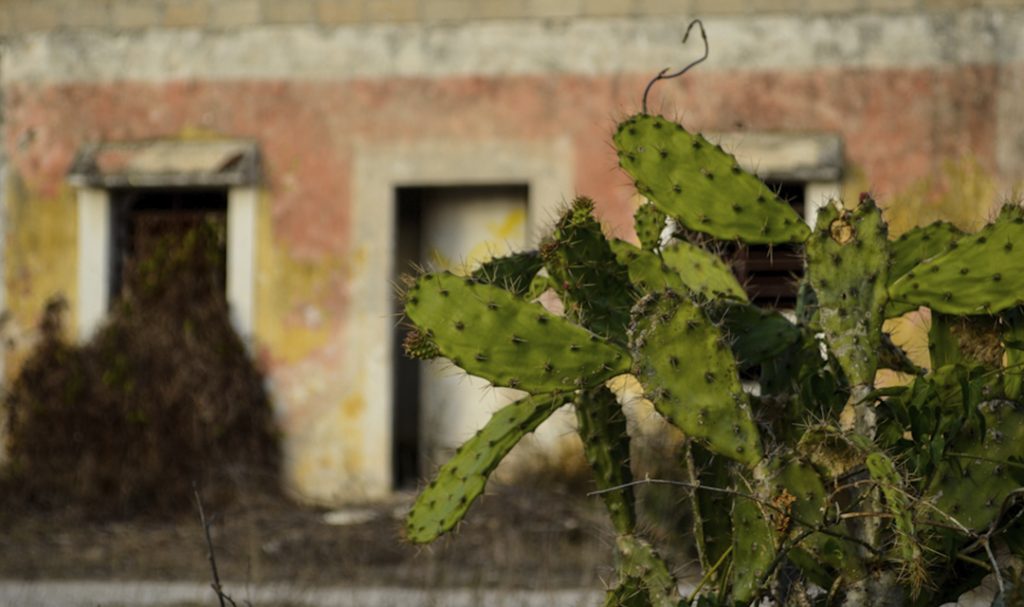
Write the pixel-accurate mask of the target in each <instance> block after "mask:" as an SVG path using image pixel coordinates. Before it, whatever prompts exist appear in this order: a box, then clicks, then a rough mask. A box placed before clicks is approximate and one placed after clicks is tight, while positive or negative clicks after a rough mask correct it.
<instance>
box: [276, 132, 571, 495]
mask: <svg viewBox="0 0 1024 607" xmlns="http://www.w3.org/2000/svg"><path fill="white" fill-rule="evenodd" d="M355 149H356V150H358V155H357V156H356V158H355V166H354V167H353V171H352V175H353V178H354V182H353V186H352V195H353V198H352V212H353V225H352V232H351V234H352V238H353V242H352V244H351V251H352V253H351V254H352V256H353V257H354V258H358V259H359V260H360V263H359V264H358V266H357V269H356V270H355V271H353V273H352V276H351V278H350V281H349V285H348V286H349V297H348V301H349V305H348V308H347V315H346V318H345V321H344V326H345V328H346V329H345V330H346V338H347V342H348V348H349V351H350V352H352V353H353V354H354V356H353V357H352V359H351V362H350V364H348V365H346V368H345V369H340V370H339V372H344V373H346V375H347V376H349V377H350V381H348V382H347V384H348V385H351V386H352V388H351V389H352V391H353V393H352V394H351V395H350V396H356V397H359V398H361V399H362V400H363V402H367V403H374V406H372V407H368V408H367V409H366V415H365V418H364V426H363V428H362V435H363V436H366V437H373V438H372V439H370V440H368V441H366V443H367V447H366V449H367V454H366V456H365V457H364V459H363V461H364V462H365V466H364V468H363V469H362V471H361V472H360V474H361V475H362V476H361V478H349V479H345V478H340V476H341V475H339V474H337V471H334V472H333V477H332V481H331V482H333V483H336V485H335V486H334V487H325V486H316V487H303V488H302V489H303V490H305V491H313V492H315V493H317V494H323V495H325V496H331V495H335V496H336V495H338V494H342V495H343V494H344V493H341V492H342V491H344V490H345V488H346V486H348V487H351V486H352V485H349V483H355V485H356V486H359V487H360V489H361V490H363V491H365V493H364V495H367V496H369V497H379V496H382V495H387V494H388V493H390V491H391V484H392V480H393V479H392V462H391V459H392V453H391V442H392V428H391V418H392V407H391V402H392V368H391V361H392V339H393V336H392V331H393V330H394V326H395V319H394V317H393V316H391V311H392V308H393V301H394V300H393V298H394V290H393V287H392V285H391V282H390V279H391V277H392V276H393V275H394V270H395V251H394V239H395V213H396V209H395V206H396V193H395V190H396V188H398V187H400V186H431V185H450V186H454V185H482V184H517V183H519V184H526V185H527V186H528V188H529V194H528V201H527V222H528V223H527V225H528V240H529V242H528V245H527V246H532V245H535V244H536V243H537V241H538V240H539V237H540V235H541V234H543V231H544V228H545V227H547V226H549V225H550V224H551V223H552V222H553V221H554V219H555V218H556V217H557V214H558V210H559V209H560V208H561V205H562V201H564V200H567V199H568V198H570V197H571V196H572V192H573V172H572V171H573V166H574V163H573V151H572V147H571V145H570V142H569V141H568V140H567V139H561V138H560V139H555V140H547V141H540V142H535V141H531V142H516V141H483V142H480V141H474V142H456V141H447V140H437V141H422V142H417V143H412V144H404V145H403V144H391V145H378V144H370V143H367V144H363V145H358V146H355ZM371 443H372V444H371ZM381 445H384V448H383V449H382V448H381ZM310 447H311V448H312V447H313V446H312V445H311V446H310ZM296 448H298V449H302V448H303V446H301V445H300V446H296Z"/></svg>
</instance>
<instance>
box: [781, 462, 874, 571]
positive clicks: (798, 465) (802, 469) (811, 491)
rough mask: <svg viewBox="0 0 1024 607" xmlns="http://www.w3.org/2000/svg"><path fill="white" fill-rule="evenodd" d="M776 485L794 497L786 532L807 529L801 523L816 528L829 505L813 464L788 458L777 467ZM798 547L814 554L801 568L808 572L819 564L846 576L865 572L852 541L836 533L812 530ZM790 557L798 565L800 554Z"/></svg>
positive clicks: (826, 494)
mask: <svg viewBox="0 0 1024 607" xmlns="http://www.w3.org/2000/svg"><path fill="white" fill-rule="evenodd" d="M775 485H776V486H778V487H781V488H783V489H784V490H785V491H786V492H787V493H788V494H789V495H791V496H792V497H793V498H795V500H794V501H793V502H792V504H791V505H790V512H791V513H792V516H793V518H794V519H795V520H794V522H793V524H792V530H787V532H789V533H798V532H800V531H801V530H803V529H806V527H802V525H812V526H814V527H817V526H819V525H821V524H822V522H823V521H824V517H825V508H826V507H827V505H828V504H827V496H828V492H827V491H826V489H825V484H824V483H823V482H822V480H821V476H819V475H818V472H817V470H815V469H814V466H812V465H810V464H808V463H806V462H804V461H802V460H800V459H796V458H793V459H788V460H786V461H785V463H783V464H782V465H781V466H780V467H779V469H778V472H777V475H776V477H775ZM796 521H799V522H796ZM799 548H800V549H801V550H803V551H804V552H806V553H807V554H810V555H811V556H812V557H813V559H812V560H813V561H814V564H813V565H812V566H810V567H807V566H806V565H805V567H804V568H805V569H807V570H808V571H820V569H821V565H827V566H828V567H830V568H831V569H833V570H834V571H836V572H838V573H839V574H841V575H843V576H844V577H846V578H847V579H853V578H858V577H861V576H862V575H864V566H863V563H862V562H861V560H860V558H858V557H857V552H856V549H855V547H854V546H853V544H850V543H849V542H846V541H843V540H842V539H839V538H836V537H835V536H832V535H826V534H824V533H813V534H811V535H810V536H808V537H807V538H806V539H804V541H803V542H802V543H801V544H800V545H799ZM798 554H799V553H798ZM793 556H794V555H791V560H793V561H794V562H796V563H797V565H800V564H801V562H800V559H799V556H797V558H792V557H793ZM808 564H809V563H808Z"/></svg>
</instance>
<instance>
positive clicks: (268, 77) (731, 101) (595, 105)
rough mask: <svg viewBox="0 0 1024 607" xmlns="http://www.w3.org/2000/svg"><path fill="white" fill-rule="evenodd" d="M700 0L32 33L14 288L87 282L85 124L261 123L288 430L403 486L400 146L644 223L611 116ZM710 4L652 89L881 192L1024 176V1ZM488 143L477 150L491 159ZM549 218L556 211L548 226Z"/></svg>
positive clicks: (269, 299) (310, 491) (13, 172)
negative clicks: (719, 10)
mask: <svg viewBox="0 0 1024 607" xmlns="http://www.w3.org/2000/svg"><path fill="white" fill-rule="evenodd" d="M483 4H484V3H481V6H482V5H483ZM570 4H572V3H570ZM15 5H17V6H19V7H21V8H19V9H18V10H28V9H26V8H24V7H23V6H21V4H17V3H15ZM43 5H46V6H48V5H47V4H46V3H41V4H40V6H43ZM114 5H116V3H114ZM114 5H111V6H114ZM639 5H640V4H630V5H629V6H631V7H632V6H639ZM12 6H14V5H12ZM169 6H170V5H167V7H165V8H164V9H162V10H164V12H163V13H161V14H162V15H163V17H161V18H166V15H167V11H168V10H169V8H168V7H169ZM318 6H319V5H318ZM367 6H369V5H367ZM417 6H419V5H417ZM524 6H525V5H524ZM530 6H539V4H537V5H534V4H530ZM576 6H580V7H582V6H591V3H584V2H580V3H576ZM858 6H859V5H858ZM39 10H41V9H39ZM261 10H262V9H261ZM417 10H419V9H417ZM581 10H582V9H581ZM631 10H632V9H631ZM652 10H653V9H652ZM7 14H8V15H9V14H11V13H7ZM261 14H262V13H261ZM417 14H419V13H417ZM687 21H688V17H687V16H685V15H676V16H668V17H644V16H640V17H612V18H581V19H576V20H553V21H552V20H531V19H521V20H507V21H504V20H499V21H479V22H469V21H467V22H460V23H449V24H445V25H443V26H429V27H424V26H422V25H421V24H418V23H410V24H401V23H375V24H371V25H359V26H339V27H333V26H332V27H325V26H324V25H322V24H319V25H307V24H301V23H300V24H278V25H263V24H256V25H253V26H251V27H245V28H242V29H229V30H224V31H215V30H212V29H204V28H200V27H184V26H183V27H178V28H173V29H165V28H143V29H137V30H136V29H131V28H126V29H120V30H108V29H103V28H100V27H96V28H91V29H89V30H87V31H85V30H82V31H72V30H67V29H53V30H49V31H34V32H29V33H24V32H20V33H18V34H16V35H12V36H10V37H8V38H7V39H6V41H5V42H4V44H3V46H2V47H0V58H2V65H0V84H2V88H3V106H4V107H3V112H4V123H3V130H4V132H3V145H4V149H5V151H6V155H7V161H8V172H9V179H7V181H6V199H5V200H6V212H7V221H8V224H7V226H6V232H7V234H8V238H7V245H8V246H7V250H6V254H5V267H4V271H5V279H4V280H5V285H6V292H7V302H8V306H9V307H10V309H11V311H12V313H13V315H14V319H15V322H16V323H17V324H20V325H22V326H30V325H31V324H32V323H33V322H34V321H35V319H36V317H37V315H38V312H39V310H40V309H41V302H42V301H43V300H44V299H45V297H47V296H48V295H49V294H51V293H52V292H54V291H63V292H64V293H65V294H67V295H68V296H69V297H70V299H71V300H72V303H73V301H74V276H75V271H74V251H75V248H76V240H75V239H76V233H75V207H74V203H73V198H72V196H73V192H72V191H71V190H70V189H69V188H68V187H67V185H66V180H65V174H66V171H67V169H68V165H69V163H70V160H71V157H72V155H73V154H74V152H75V151H76V149H78V147H79V146H81V145H82V144H84V143H86V142H93V141H101V140H124V139H141V138H152V137H172V138H179V137H184V138H188V137H211V136H214V137H244V138H252V139H254V140H256V141H258V142H259V145H260V147H261V149H262V152H263V154H264V161H265V163H264V164H265V183H264V184H263V190H262V191H263V194H262V200H261V203H260V209H259V214H258V217H259V220H258V228H257V234H256V238H257V261H256V263H257V283H256V302H255V312H256V323H255V328H256V331H255V340H256V342H255V343H256V345H257V351H258V353H259V355H260V357H261V359H262V361H263V362H264V363H265V365H266V366H267V368H268V370H269V378H270V383H271V388H272V392H273V396H274V398H275V402H276V404H277V407H278V411H279V414H280V418H281V420H282V424H283V426H284V429H285V432H286V436H287V443H286V452H287V453H288V456H289V457H288V469H287V472H288V475H289V478H290V480H291V482H292V483H293V484H294V485H295V486H296V487H298V488H299V489H300V490H301V491H302V492H303V493H304V494H305V495H307V496H308V497H310V498H314V499H323V500H333V499H345V498H347V499H352V498H358V497H361V496H372V495H375V494H379V493H381V492H383V491H386V490H387V479H386V478H385V476H386V474H385V473H383V472H381V470H383V469H384V468H381V466H380V464H379V462H380V459H381V458H385V459H386V458H387V457H388V454H387V451H388V450H389V449H390V445H388V444H386V438H387V433H386V428H384V426H386V424H385V422H384V421H383V420H384V419H385V417H384V415H385V414H386V411H387V408H388V407H389V406H390V405H389V403H388V402H387V397H388V396H389V394H390V391H389V390H390V388H384V387H382V385H384V384H386V383H387V382H388V381H389V379H388V376H387V366H388V364H389V363H388V361H389V360H390V358H389V357H390V344H388V343H378V341H379V337H380V329H379V327H380V326H390V323H391V321H390V320H389V319H388V314H390V309H389V307H388V302H387V293H388V292H389V289H390V287H389V286H388V281H389V280H390V269H391V268H390V265H389V259H388V256H389V255H390V247H391V245H390V241H389V240H388V239H389V238H390V237H391V235H390V232H388V231H387V229H385V228H384V227H381V226H387V225H388V221H389V219H390V213H391V212H392V210H391V205H393V200H392V199H391V197H390V195H389V192H390V190H389V188H390V187H393V185H394V184H395V183H398V182H397V181H395V182H392V181H388V180H394V179H399V180H400V179H401V175H411V176H412V177H408V179H413V180H414V181H415V182H416V183H423V182H425V181H431V179H430V175H427V174H424V173H422V172H416V171H408V172H406V173H403V172H402V171H403V170H404V169H402V168H401V167H402V166H405V165H403V164H402V163H403V162H404V163H406V164H408V163H409V162H412V161H410V160H409V159H410V158H412V159H415V158H424V157H425V156H424V155H423V154H422V152H417V150H421V151H422V150H423V149H427V150H430V149H431V148H436V149H441V148H445V146H447V149H449V151H451V154H450V155H449V156H447V158H449V160H447V161H445V160H444V158H446V156H444V155H443V154H440V155H438V160H436V166H434V167H433V168H431V169H430V170H432V171H436V175H439V176H442V177H438V178H437V179H438V180H440V182H444V183H452V182H453V181H460V180H462V181H470V182H472V181H474V180H477V181H483V182H486V181H487V180H489V179H490V180H498V179H499V177H500V176H501V175H503V174H507V172H508V171H512V172H514V171H516V170H519V169H522V170H524V171H526V173H529V174H530V175H532V176H533V177H530V175H526V177H524V178H533V179H538V180H540V181H543V183H545V184H547V185H546V186H545V188H546V189H545V190H544V192H543V196H544V199H543V200H540V201H537V202H536V205H537V206H536V208H537V209H540V208H547V209H550V208H551V207H552V206H554V205H557V203H558V202H559V201H560V200H561V199H563V198H564V199H569V198H571V197H572V196H573V195H575V194H585V195H587V196H591V197H592V198H594V199H595V200H596V201H597V205H598V212H599V214H600V216H601V218H602V220H603V221H604V223H605V225H606V226H607V228H608V229H609V231H610V232H612V233H614V234H618V235H627V234H629V233H630V230H631V227H630V226H631V214H632V210H633V205H634V201H633V197H632V195H633V191H632V188H631V186H630V184H629V182H628V180H627V179H626V178H625V177H624V176H623V174H621V173H620V172H619V171H618V170H617V169H616V161H615V156H614V154H613V152H612V150H611V148H610V147H609V144H608V140H609V136H610V133H611V132H612V130H613V128H614V125H615V120H616V119H617V118H619V117H623V116H625V115H627V114H628V113H630V112H633V111H635V110H636V109H637V108H638V105H639V97H640V93H641V91H642V89H643V86H644V85H645V84H646V82H647V79H648V78H649V77H650V75H651V74H653V73H654V72H656V71H658V70H659V69H661V68H662V67H665V66H669V65H679V64H680V63H682V62H683V61H684V60H685V59H686V58H687V57H690V56H693V55H694V54H695V53H696V52H697V49H696V48H694V47H690V48H682V47H680V46H679V44H678V39H679V35H680V33H681V32H682V31H683V30H684V29H685V25H686V23H687ZM705 24H706V26H707V29H708V34H709V37H710V40H711V48H712V51H711V59H710V60H709V61H708V62H707V63H706V64H705V65H703V66H701V67H700V68H699V69H697V70H695V71H694V72H693V73H691V74H689V75H687V76H686V77H685V78H684V79H681V80H679V81H673V82H669V83H663V84H660V85H659V88H657V89H656V90H655V93H654V96H653V97H652V109H655V110H658V111H665V112H666V113H668V114H669V115H671V116H674V117H677V118H680V119H681V120H682V122H683V123H684V124H685V125H687V126H688V127H690V128H692V129H697V130H702V131H714V132H741V133H742V132H761V131H784V132H807V133H815V132H829V133H836V134H839V135H840V136H841V137H842V139H843V142H844V146H845V153H846V159H847V164H846V175H847V182H848V185H849V186H850V187H851V188H870V189H872V190H873V191H874V192H875V193H876V194H877V196H878V197H879V198H880V199H881V200H882V202H883V204H884V203H885V201H886V200H887V199H888V198H890V197H892V196H894V195H895V194H897V193H900V192H903V191H906V190H907V189H908V188H911V187H912V186H914V185H915V184H917V183H919V182H921V181H922V180H925V179H926V178H928V177H929V176H931V175H934V174H936V173H938V172H941V171H942V170H943V166H944V163H945V162H946V161H947V160H948V159H950V158H953V159H956V158H960V157H963V156H969V157H970V158H972V159H975V160H976V161H977V162H978V163H979V165H980V166H981V167H982V169H983V170H984V171H985V172H987V173H989V174H991V175H993V176H995V178H996V180H997V182H998V183H999V184H1001V187H1004V188H1008V187H1009V185H1011V184H1012V183H1015V182H1017V181H1018V180H1020V179H1021V177H1022V176H1024V116H1022V115H1021V114H1022V109H1021V108H1022V104H1021V102H1020V101H1019V99H1020V98H1021V97H1020V94H1021V91H1022V89H1024V43H1021V42H1019V41H1018V40H1017V38H1018V37H1019V36H1018V33H1019V32H1020V31H1024V10H1021V9H1019V8H1006V9H996V8H986V9H972V10H966V11H956V12H928V11H922V12H914V11H911V10H909V9H908V10H906V11H904V12H901V13H897V14H882V13H873V12H870V11H861V12H857V13H856V14H852V15H844V16H843V17H842V18H837V17H833V16H822V15H817V16H815V15H811V16H795V15H787V14H783V13H778V14H766V15H757V16H712V17H711V18H708V19H707V20H706V21H705ZM41 29H43V30H46V28H41ZM452 150H454V151H452ZM459 150H462V152H461V153H460V152H459ZM465 150H476V152H475V155H474V156H473V157H472V162H468V163H467V162H466V154H465ZM460 154H461V155H460ZM509 155H511V156H512V158H511V159H510V158H509V157H508V156H509ZM517 156H521V157H523V162H522V163H517V161H516V157H517ZM538 158H539V159H541V160H540V162H539V163H538V162H537V160H536V159H538ZM530 159H533V160H532V162H533V164H530V162H531V160H530ZM393 163H397V164H396V166H399V168H398V169H395V168H394V167H393V166H392V164H393ZM549 165H550V167H549ZM424 166H427V165H426V164H425V165H424ZM515 167H519V168H515ZM523 167H525V168H523ZM503 171H506V173H503ZM548 173H549V174H548ZM396 175H397V176H398V177H396ZM389 176H390V177H389ZM367 192H371V194H367ZM544 219H548V217H544V216H543V214H540V213H534V215H533V221H534V222H535V225H540V223H542V220H544ZM367 327H376V328H372V329H368V328H367ZM382 412H383V413H382ZM382 432H383V434H382ZM382 437H383V438H382Z"/></svg>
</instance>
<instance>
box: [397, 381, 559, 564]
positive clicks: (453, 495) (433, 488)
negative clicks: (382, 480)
mask: <svg viewBox="0 0 1024 607" xmlns="http://www.w3.org/2000/svg"><path fill="white" fill-rule="evenodd" d="M564 402H565V399H564V398H563V397H562V396H561V395H559V394H554V395H544V396H537V397H527V398H524V399H522V400H519V401H516V402H514V403H512V404H510V405H506V406H505V407H503V408H502V409H499V410H498V412H497V413H495V414H494V416H493V417H492V418H491V420H490V421H489V422H487V425H486V426H484V428H483V429H482V430H480V431H479V432H477V433H476V436H474V437H473V438H471V439H469V440H468V441H467V442H466V443H465V444H463V445H462V446H461V447H459V449H458V450H457V451H456V454H455V457H453V458H452V459H451V460H449V461H448V463H446V464H445V465H444V466H442V467H441V470H440V471H439V472H438V473H437V477H436V478H435V479H434V480H433V481H431V482H430V484H429V485H428V486H427V488H426V489H424V490H423V492H422V493H420V495H419V497H418V498H417V499H416V503H415V504H413V507H412V509H411V510H410V511H409V516H408V518H407V520H406V527H405V536H406V538H407V539H408V540H409V541H411V542H415V543H417V544H424V543H427V542H431V541H433V540H435V539H437V537H439V536H440V535H441V534H443V533H445V532H447V531H450V530H451V529H452V528H453V527H454V526H455V525H456V524H457V523H458V522H459V521H461V520H462V517H463V516H465V514H466V511H468V510H469V507H470V505H472V503H473V500H475V499H476V498H477V497H478V496H479V495H480V494H481V493H483V490H484V486H485V485H486V484H487V477H488V476H490V474H491V472H492V471H493V470H494V469H495V468H496V467H497V466H498V464H499V463H500V462H501V460H502V458H504V457H505V455H506V454H508V452H509V451H510V450H511V449H512V447H514V446H516V443H518V442H519V441H520V440H521V439H522V438H523V437H524V436H526V434H527V433H529V432H532V431H534V430H536V429H537V426H539V425H540V424H541V422H543V421H544V420H545V419H547V418H548V417H549V416H550V415H551V414H552V413H554V411H555V409H557V408H559V407H560V406H561V405H562V404H563V403H564Z"/></svg>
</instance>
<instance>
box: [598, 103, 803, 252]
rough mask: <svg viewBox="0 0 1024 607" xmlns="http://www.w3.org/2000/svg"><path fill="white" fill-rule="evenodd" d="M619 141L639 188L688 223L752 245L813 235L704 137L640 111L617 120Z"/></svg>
mask: <svg viewBox="0 0 1024 607" xmlns="http://www.w3.org/2000/svg"><path fill="white" fill-rule="evenodd" d="M614 141H615V148H616V150H617V151H618V156H619V165H620V166H621V167H622V168H623V169H625V171H626V172H627V173H629V175H630V176H631V177H632V178H633V179H634V180H635V181H636V186H637V190H638V191H639V193H640V194H641V195H643V196H646V197H647V198H648V199H649V200H650V201H651V202H653V203H654V204H655V205H657V207H658V208H659V209H661V210H662V211H664V212H665V213H667V214H668V215H670V216H672V217H674V218H675V219H677V220H678V221H679V222H680V223H682V224H683V226H685V227H686V228H688V229H690V230H695V231H698V232H703V233H706V234H710V235H712V236H714V237H715V238H718V239H721V240H741V241H743V242H746V243H750V244H777V243H784V242H792V243H799V242H803V241H804V240H806V239H807V236H808V233H809V230H808V228H807V225H806V224H805V223H804V221H803V220H802V219H801V218H800V216H799V215H797V213H796V211H794V210H793V208H792V207H790V205H789V204H787V203H786V202H784V201H783V200H781V199H780V198H779V197H778V196H777V195H775V193H774V192H772V191H771V189H770V188H768V186H766V185H765V184H764V183H763V182H762V181H761V180H760V179H758V178H757V177H755V176H754V175H751V174H750V173H747V172H746V171H744V170H742V169H741V168H740V166H739V164H738V163H737V162H736V158H734V157H733V156H732V155H730V154H727V153H726V152H724V151H723V150H722V148H721V147H719V146H716V145H713V144H711V143H710V142H709V141H708V140H707V139H705V138H704V137H702V136H701V135H699V134H698V135H692V134H690V133H688V132H687V131H686V130H685V129H683V127H682V126H680V125H679V124H676V123H674V122H671V121H669V120H666V119H665V118H663V117H661V116H649V115H646V114H638V115H636V116H633V117H631V118H628V119H627V120H626V121H625V122H623V123H622V124H620V125H619V128H618V130H617V132H616V133H615V137H614Z"/></svg>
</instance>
